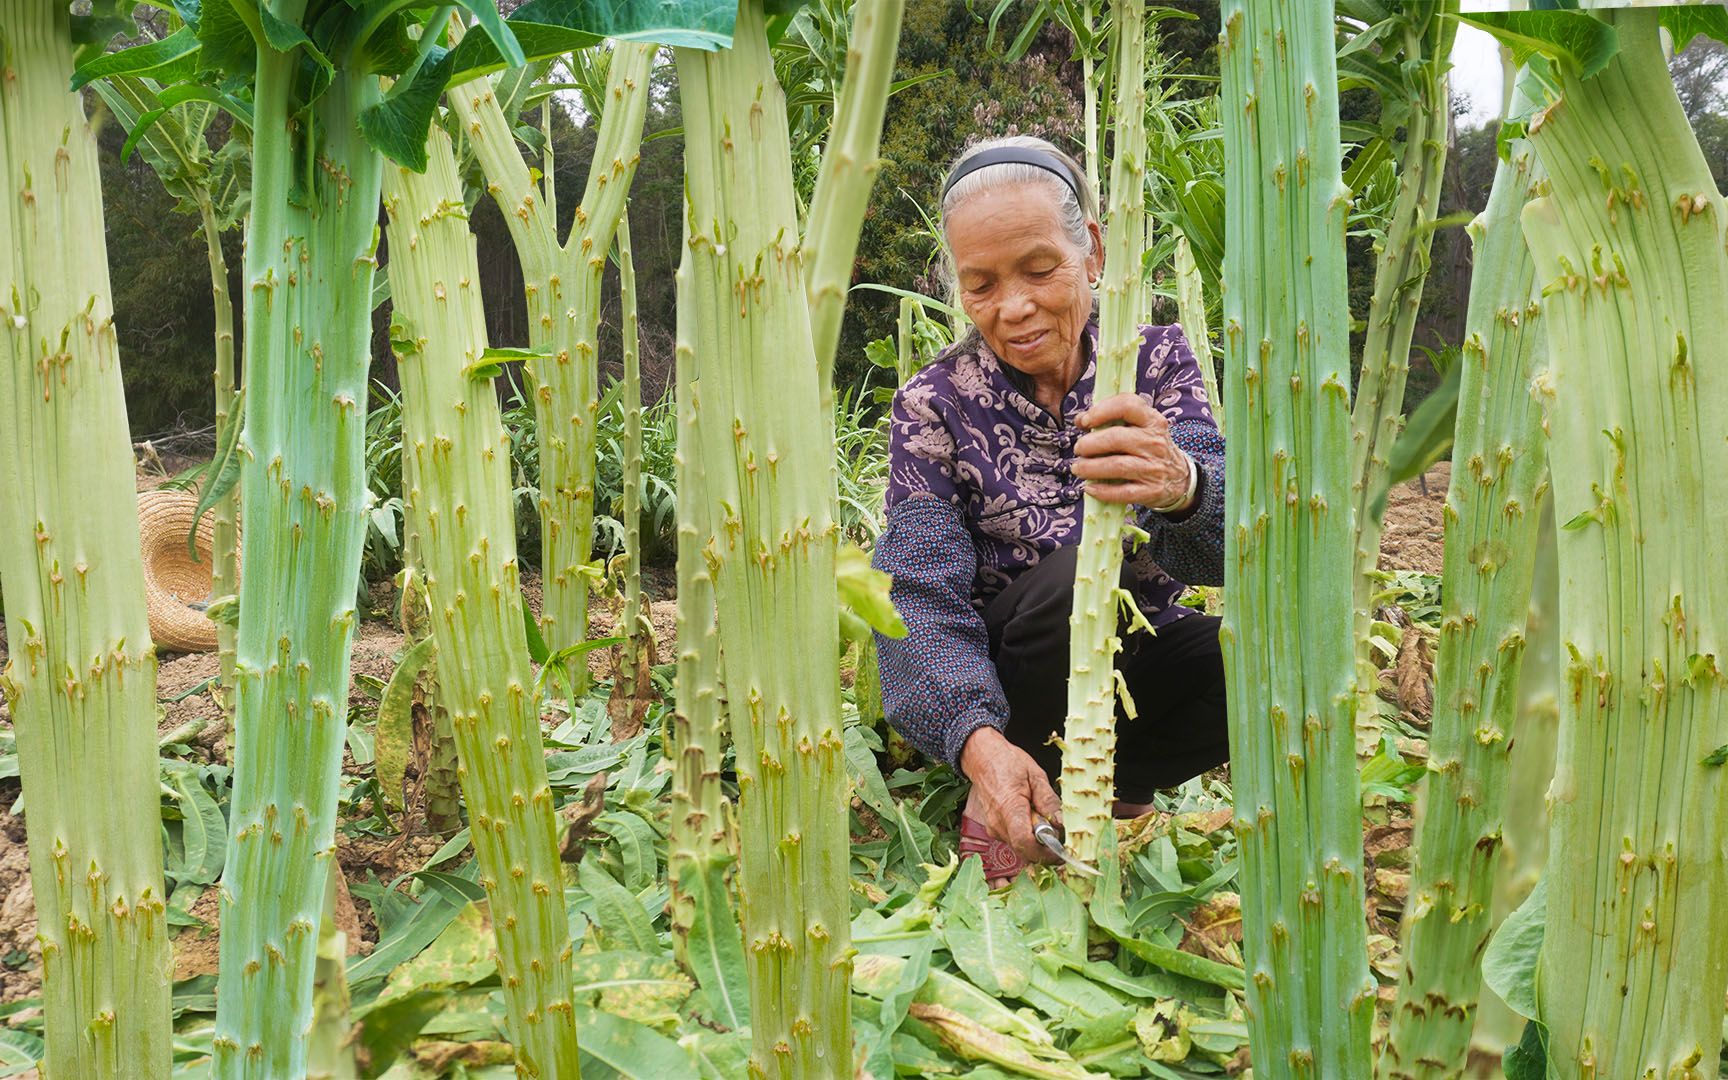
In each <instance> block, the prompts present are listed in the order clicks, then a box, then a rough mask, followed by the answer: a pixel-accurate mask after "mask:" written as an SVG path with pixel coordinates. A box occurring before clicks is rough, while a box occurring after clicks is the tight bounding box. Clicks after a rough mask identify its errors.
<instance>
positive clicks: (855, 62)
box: [804, 0, 906, 426]
mask: <svg viewBox="0 0 1728 1080" xmlns="http://www.w3.org/2000/svg"><path fill="white" fill-rule="evenodd" d="M905 13H906V3H905V0H858V2H857V4H856V5H854V7H853V15H852V33H851V36H850V37H849V38H848V39H847V49H846V79H845V82H844V83H842V84H841V88H840V98H839V100H838V101H836V102H835V105H834V124H833V127H832V128H831V130H830V132H829V137H828V142H827V144H826V145H824V146H823V147H822V170H821V172H820V173H818V174H817V177H816V190H815V193H814V194H813V195H812V196H811V199H810V220H809V221H808V222H807V223H806V224H805V228H804V268H805V269H804V273H805V282H806V285H807V286H808V289H809V298H810V334H811V339H812V341H814V342H815V348H816V364H817V368H818V378H819V379H820V380H821V386H822V415H823V416H824V417H825V418H827V420H828V421H829V424H830V426H832V423H833V419H834V351H835V349H836V348H838V347H839V344H840V321H841V317H842V316H843V315H845V313H846V293H847V291H848V290H849V289H850V288H851V287H852V269H853V256H855V255H856V254H857V252H858V237H859V235H860V234H861V233H862V232H863V230H864V207H865V205H866V204H868V203H869V201H870V189H871V187H872V186H873V185H874V184H875V183H876V174H877V172H879V171H880V170H881V168H882V161H881V158H880V157H879V156H878V151H879V150H880V148H881V145H882V117H883V111H884V109H885V107H886V106H887V103H888V87H889V84H890V83H892V82H893V81H894V58H895V56H896V55H897V49H896V46H897V44H898V43H899V41H900V20H901V17H902V16H904V15H905Z"/></svg>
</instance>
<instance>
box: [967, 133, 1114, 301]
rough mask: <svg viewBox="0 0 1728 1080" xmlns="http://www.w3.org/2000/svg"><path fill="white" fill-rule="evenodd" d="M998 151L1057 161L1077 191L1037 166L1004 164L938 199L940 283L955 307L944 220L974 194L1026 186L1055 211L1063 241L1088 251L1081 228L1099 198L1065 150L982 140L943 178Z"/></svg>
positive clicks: (1018, 139) (1087, 233) (1033, 139)
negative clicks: (1039, 154)
mask: <svg viewBox="0 0 1728 1080" xmlns="http://www.w3.org/2000/svg"><path fill="white" fill-rule="evenodd" d="M1003 146H1019V147H1025V148H1027V149H1032V150H1042V151H1044V152H1045V153H1046V154H1050V155H1052V156H1054V157H1055V158H1056V159H1057V160H1058V161H1060V162H1062V163H1063V164H1064V165H1066V166H1068V171H1069V173H1070V174H1071V175H1072V176H1073V177H1074V185H1075V188H1078V192H1076V191H1075V190H1074V189H1073V188H1070V187H1069V186H1068V185H1067V184H1064V183H1063V182H1062V179H1061V177H1059V176H1057V175H1055V174H1054V173H1052V172H1050V171H1049V170H1048V169H1041V168H1039V167H1038V166H1036V165H1023V164H1020V163H1018V162H1012V161H1004V162H999V163H997V164H995V165H986V166H984V167H983V168H981V169H979V170H977V171H976V172H971V173H968V174H966V175H965V176H963V177H961V178H960V180H959V181H958V182H957V183H955V185H954V186H953V187H952V188H950V189H949V191H948V194H947V196H946V197H944V198H943V200H942V206H941V225H942V267H941V275H942V284H943V286H944V287H945V289H946V291H947V293H948V301H949V303H951V304H954V305H955V306H956V307H958V306H959V298H958V292H959V290H958V283H957V282H956V281H955V276H954V257H953V255H952V254H951V253H950V251H949V248H948V215H949V214H951V213H953V212H954V211H955V210H956V209H958V208H959V207H960V206H962V205H964V204H965V203H967V202H969V201H971V200H972V199H973V198H976V197H977V196H979V195H982V194H984V193H986V192H990V191H1000V190H1002V189H1003V188H1010V187H1019V186H1022V185H1031V186H1033V187H1037V188H1040V189H1041V190H1043V191H1044V192H1045V193H1046V194H1047V195H1048V196H1049V199H1050V201H1051V202H1052V203H1054V204H1055V206H1056V216H1057V219H1058V220H1059V221H1060V222H1061V224H1062V234H1063V235H1064V236H1066V237H1067V238H1068V242H1069V243H1071V244H1073V245H1074V246H1075V247H1076V248H1078V249H1080V250H1081V251H1084V252H1091V251H1092V233H1091V230H1089V229H1088V228H1087V227H1086V226H1087V223H1088V222H1093V221H1097V220H1098V196H1097V193H1095V192H1094V191H1093V190H1092V185H1091V184H1089V183H1087V181H1086V170H1085V169H1083V168H1081V166H1080V163H1079V162H1077V161H1075V160H1074V158H1073V156H1072V155H1071V154H1069V153H1067V152H1066V151H1064V150H1060V149H1057V147H1056V146H1055V145H1053V144H1052V143H1050V142H1048V141H1046V140H1044V139H1040V138H1038V137H1037V136H1036V135H1006V136H1003V137H1002V138H998V139H986V140H984V141H983V142H978V143H974V144H973V145H971V146H968V147H967V148H966V149H965V150H964V151H962V152H961V154H960V156H959V157H958V158H955V159H954V163H953V164H952V165H950V166H948V175H950V176H952V175H953V174H954V170H956V169H958V168H959V167H960V166H962V165H964V164H966V162H967V161H969V160H970V159H971V158H973V157H974V156H976V155H978V154H981V153H983V152H984V151H986V150H994V149H996V148H997V147H1003Z"/></svg>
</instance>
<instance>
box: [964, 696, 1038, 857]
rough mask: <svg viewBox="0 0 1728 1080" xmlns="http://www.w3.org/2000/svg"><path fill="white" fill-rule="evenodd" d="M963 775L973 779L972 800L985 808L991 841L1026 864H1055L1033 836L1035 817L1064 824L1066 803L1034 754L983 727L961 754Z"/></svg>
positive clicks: (969, 738) (983, 817) (985, 819)
mask: <svg viewBox="0 0 1728 1080" xmlns="http://www.w3.org/2000/svg"><path fill="white" fill-rule="evenodd" d="M960 771H961V772H963V773H965V774H966V778H967V779H969V780H971V781H972V797H973V799H974V800H976V801H978V802H981V803H982V804H983V810H984V813H983V815H982V819H983V822H984V827H985V828H987V829H989V830H990V835H991V836H992V837H994V838H996V839H997V840H1001V841H1004V842H1006V843H1007V844H1008V846H1010V847H1012V848H1013V849H1014V854H1016V855H1018V856H1020V858H1021V859H1023V860H1025V861H1026V862H1055V861H1056V856H1055V855H1053V854H1051V853H1050V852H1049V851H1048V850H1046V849H1045V847H1044V845H1043V844H1040V843H1039V842H1038V839H1037V837H1035V836H1033V835H1032V815H1033V814H1034V813H1037V814H1039V815H1041V816H1043V817H1044V818H1046V819H1048V820H1049V821H1052V822H1055V823H1057V824H1060V823H1061V815H1062V800H1060V799H1058V798H1057V797H1056V792H1055V790H1054V789H1053V788H1051V786H1050V778H1049V777H1047V776H1045V775H1044V770H1043V769H1041V768H1039V766H1038V763H1037V762H1036V761H1033V760H1032V755H1031V754H1028V753H1027V752H1026V751H1024V750H1022V749H1020V748H1019V747H1018V746H1015V745H1014V744H1013V743H1011V742H1009V741H1008V738H1007V736H1005V735H1003V734H1002V733H1001V732H1000V731H997V730H996V729H995V728H992V727H981V728H979V729H978V730H977V731H974V732H973V733H972V734H971V736H970V737H968V738H967V740H966V745H965V746H964V747H963V748H962V749H961V751H960ZM973 816H975V817H976V816H979V815H976V814H975V815H973Z"/></svg>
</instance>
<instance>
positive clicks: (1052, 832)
mask: <svg viewBox="0 0 1728 1080" xmlns="http://www.w3.org/2000/svg"><path fill="white" fill-rule="evenodd" d="M1032 835H1033V836H1035V837H1037V838H1038V842H1039V843H1040V844H1043V845H1044V846H1045V847H1046V848H1049V849H1050V853H1051V854H1053V855H1055V856H1056V857H1057V858H1058V859H1061V860H1062V861H1063V863H1065V864H1066V865H1068V866H1070V867H1072V868H1073V869H1074V870H1075V871H1076V872H1078V873H1081V874H1084V875H1086V876H1087V877H1103V876H1104V875H1102V874H1100V873H1099V872H1098V871H1097V869H1095V868H1094V867H1090V866H1087V865H1086V864H1085V863H1083V862H1081V861H1080V860H1079V859H1076V858H1075V857H1074V856H1072V855H1070V854H1068V848H1067V847H1066V846H1065V845H1064V844H1063V843H1062V834H1061V833H1059V832H1057V831H1056V826H1054V825H1052V824H1050V823H1049V822H1048V821H1044V820H1039V821H1038V823H1037V824H1035V825H1033V826H1032Z"/></svg>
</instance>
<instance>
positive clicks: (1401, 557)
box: [1380, 461, 1452, 574]
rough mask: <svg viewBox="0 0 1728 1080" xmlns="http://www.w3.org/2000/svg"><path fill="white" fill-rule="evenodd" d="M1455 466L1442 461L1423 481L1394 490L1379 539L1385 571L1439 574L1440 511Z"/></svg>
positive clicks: (1410, 482) (1410, 483)
mask: <svg viewBox="0 0 1728 1080" xmlns="http://www.w3.org/2000/svg"><path fill="white" fill-rule="evenodd" d="M1451 481H1452V463H1451V462H1449V461H1442V462H1439V463H1438V464H1436V465H1435V466H1434V467H1433V468H1431V469H1429V470H1428V471H1427V473H1425V474H1424V475H1423V476H1422V479H1421V480H1420V481H1417V480H1411V481H1409V482H1407V483H1403V484H1399V485H1398V486H1397V487H1395V488H1393V489H1392V493H1391V495H1389V496H1388V497H1387V499H1386V527H1385V532H1384V533H1383V534H1382V535H1381V538H1380V568H1381V569H1382V570H1420V571H1422V572H1423V573H1426V574H1438V573H1439V572H1440V568H1441V565H1442V558H1441V552H1442V544H1441V539H1442V538H1441V533H1440V529H1441V520H1442V519H1441V510H1442V509H1443V508H1444V507H1445V505H1446V485H1447V484H1449V483H1451Z"/></svg>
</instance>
